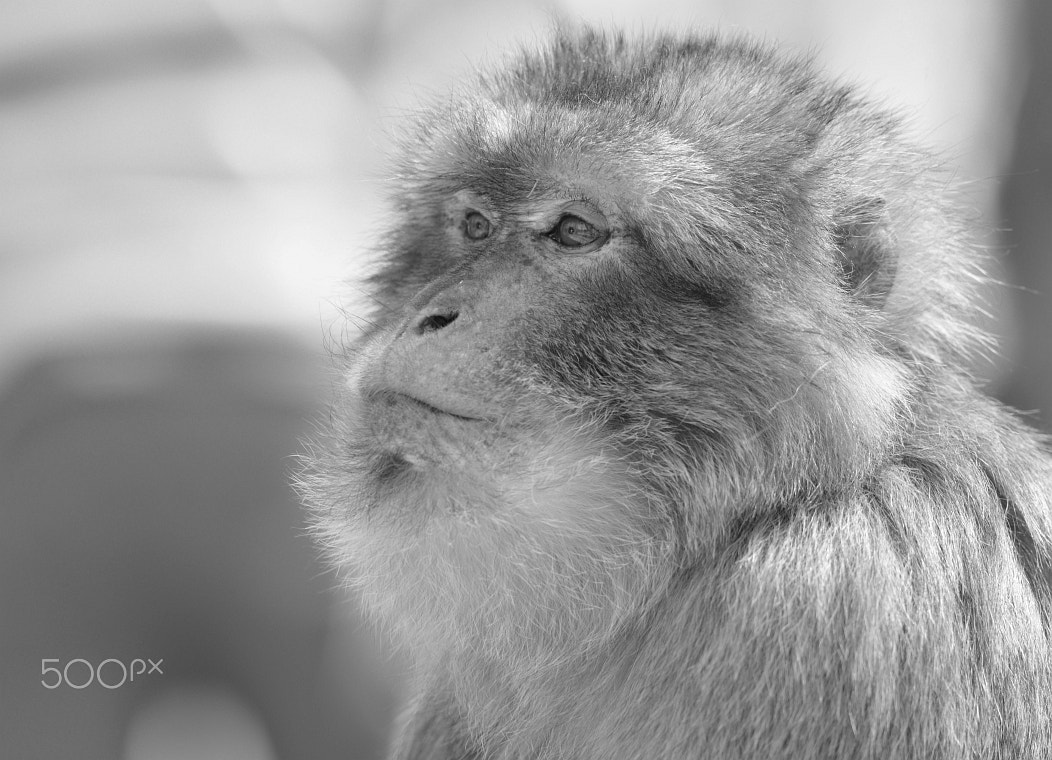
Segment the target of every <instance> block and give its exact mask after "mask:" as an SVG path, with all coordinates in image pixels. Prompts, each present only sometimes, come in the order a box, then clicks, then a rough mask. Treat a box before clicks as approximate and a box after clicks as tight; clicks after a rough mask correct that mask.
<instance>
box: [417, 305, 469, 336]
mask: <svg viewBox="0 0 1052 760" xmlns="http://www.w3.org/2000/svg"><path fill="white" fill-rule="evenodd" d="M459 316H460V312H459V311H445V312H439V313H436V314H428V315H427V316H425V317H423V318H421V319H420V321H419V322H417V323H416V329H415V332H416V334H417V335H424V334H425V333H429V332H437V331H438V330H441V329H442V328H444V327H447V326H449V325H451V324H453V322H455V321H456V319H457V317H459Z"/></svg>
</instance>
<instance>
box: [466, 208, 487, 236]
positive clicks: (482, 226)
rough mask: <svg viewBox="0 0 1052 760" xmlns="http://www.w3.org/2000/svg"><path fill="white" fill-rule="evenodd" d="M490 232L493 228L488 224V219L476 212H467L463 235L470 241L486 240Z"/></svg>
mask: <svg viewBox="0 0 1052 760" xmlns="http://www.w3.org/2000/svg"><path fill="white" fill-rule="evenodd" d="M492 231H493V226H492V225H491V224H490V223H489V219H487V218H486V217H484V216H483V215H482V214H480V213H479V212H478V211H471V212H468V215H467V216H465V217H464V234H465V235H467V236H468V238H470V239H471V240H482V239H483V238H488V237H489V234H490V232H492Z"/></svg>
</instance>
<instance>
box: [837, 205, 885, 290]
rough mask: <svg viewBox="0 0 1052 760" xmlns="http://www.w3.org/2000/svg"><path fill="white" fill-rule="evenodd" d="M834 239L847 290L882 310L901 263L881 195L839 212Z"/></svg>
mask: <svg viewBox="0 0 1052 760" xmlns="http://www.w3.org/2000/svg"><path fill="white" fill-rule="evenodd" d="M834 241H835V243H836V246H837V250H838V251H839V253H840V260H839V263H840V269H841V277H842V280H843V283H844V287H845V289H847V290H848V292H850V293H851V294H852V295H854V296H855V297H856V298H858V299H859V300H860V301H862V303H864V304H866V305H867V306H870V307H872V308H874V309H880V308H881V307H883V306H884V302H885V301H886V300H887V298H888V293H890V292H891V286H892V285H893V284H894V283H895V272H896V269H897V264H898V262H897V261H896V260H895V252H894V247H893V246H892V243H891V235H890V233H889V231H888V228H887V220H886V219H885V218H884V201H883V199H881V198H863V199H860V200H858V201H856V202H855V203H853V204H851V205H850V206H847V207H846V208H845V209H844V210H843V211H841V212H840V214H838V215H837V225H836V229H835V231H834Z"/></svg>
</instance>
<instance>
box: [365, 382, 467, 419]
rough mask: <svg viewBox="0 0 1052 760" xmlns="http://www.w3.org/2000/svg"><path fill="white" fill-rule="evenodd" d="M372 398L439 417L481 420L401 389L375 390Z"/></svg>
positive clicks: (385, 403)
mask: <svg viewBox="0 0 1052 760" xmlns="http://www.w3.org/2000/svg"><path fill="white" fill-rule="evenodd" d="M374 398H375V399H376V401H378V402H379V403H381V404H383V405H385V406H388V407H391V408H396V407H399V406H401V407H408V408H409V409H410V410H412V409H417V410H420V411H424V412H428V413H429V414H433V415H437V416H440V417H451V418H453V419H455V420H463V421H464V422H482V418H481V417H469V416H467V415H464V414H458V413H457V412H452V411H450V410H448V409H443V408H442V407H438V406H435V405H434V404H431V403H428V402H427V401H424V400H423V399H420V398H417V397H416V396H411V395H409V394H408V393H405V392H403V391H392V390H382V391H378V392H376V393H375V394H374Z"/></svg>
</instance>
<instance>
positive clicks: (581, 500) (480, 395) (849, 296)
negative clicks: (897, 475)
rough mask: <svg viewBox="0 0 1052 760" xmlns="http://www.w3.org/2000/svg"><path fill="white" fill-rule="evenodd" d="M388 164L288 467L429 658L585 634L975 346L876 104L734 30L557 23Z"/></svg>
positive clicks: (854, 464) (828, 460) (769, 506)
mask: <svg viewBox="0 0 1052 760" xmlns="http://www.w3.org/2000/svg"><path fill="white" fill-rule="evenodd" d="M403 155H404V159H403V161H402V163H401V165H400V172H399V175H398V176H399V179H400V182H399V187H398V190H397V194H396V202H395V207H396V210H397V213H396V216H395V219H394V223H393V224H391V225H390V229H389V230H388V232H387V234H386V238H385V240H384V242H383V249H384V251H385V255H384V259H383V262H382V265H381V268H380V269H379V270H378V272H377V274H376V275H375V276H374V277H373V279H372V286H373V293H374V295H375V298H376V302H377V303H378V304H379V307H378V309H377V310H376V311H375V313H374V314H373V315H372V316H371V320H370V327H369V328H368V329H367V330H366V331H365V333H364V335H363V336H362V337H361V339H360V340H359V342H358V343H357V345H355V346H354V347H353V348H352V350H351V351H350V352H349V353H350V357H351V358H350V360H349V371H348V374H347V382H346V386H345V390H344V392H343V394H342V397H341V399H340V401H339V404H338V407H337V409H336V413H335V415H334V417H335V425H334V430H333V433H332V436H331V441H330V442H329V443H328V444H326V445H325V446H319V447H318V450H317V451H316V452H315V456H314V459H313V462H312V464H311V465H310V467H309V468H308V472H307V473H306V475H305V478H304V483H305V488H306V490H307V493H308V499H309V500H310V501H311V503H312V506H313V507H314V509H315V511H316V514H317V515H318V524H319V526H320V533H321V534H322V536H323V538H324V540H325V541H327V543H328V545H329V546H330V547H331V548H332V549H333V551H334V552H335V554H336V555H337V558H338V561H339V562H341V563H343V564H345V565H346V566H348V567H349V568H350V570H351V575H352V576H353V577H354V578H356V579H357V581H358V582H359V583H360V585H361V587H362V589H363V591H364V593H365V595H366V597H367V599H368V601H369V603H370V604H371V606H372V607H373V608H374V609H375V610H376V611H377V612H378V613H379V615H380V617H382V618H383V619H385V620H387V621H388V622H389V623H391V624H392V625H393V626H394V627H395V628H396V629H397V630H398V631H399V632H400V633H401V634H403V636H404V637H405V638H406V639H408V640H409V641H410V642H411V643H412V644H415V645H416V646H417V649H418V650H419V651H421V652H423V653H424V654H423V656H427V653H433V654H436V655H437V654H439V653H442V654H443V656H444V655H445V654H448V652H449V651H450V650H452V651H454V652H456V651H469V652H471V653H473V655H474V656H487V655H492V656H499V657H502V658H522V659H523V661H524V662H526V661H534V658H536V657H538V656H541V657H544V656H556V657H559V656H565V655H566V654H567V653H569V652H571V651H578V650H580V649H581V648H584V647H588V646H591V645H594V644H595V643H596V642H601V641H603V640H604V638H605V637H606V636H608V635H610V634H611V632H613V631H616V630H617V629H618V627H619V626H620V625H623V624H625V623H626V622H629V621H631V620H632V619H633V618H634V617H635V616H640V615H643V614H645V613H646V606H647V604H648V600H652V599H655V598H658V597H659V596H660V591H661V589H662V587H663V586H664V585H665V584H668V583H670V582H671V580H672V579H673V578H674V576H675V575H676V573H677V572H679V571H681V570H683V569H684V568H687V567H690V566H692V565H695V564H696V563H698V562H702V561H705V559H706V557H711V556H713V553H714V552H715V551H716V550H717V547H720V546H727V545H729V544H733V541H734V539H735V535H736V531H739V530H741V526H742V525H743V524H745V523H748V522H749V521H754V520H757V519H767V518H768V516H769V515H771V514H775V513H776V512H777V510H778V508H779V505H781V504H785V503H789V502H792V503H796V504H799V503H801V500H803V501H804V502H806V501H807V499H809V498H812V497H813V498H814V499H815V500H816V501H817V500H818V499H819V498H821V497H825V496H829V495H831V494H835V493H836V492H838V491H848V490H850V489H858V488H862V487H863V486H864V480H865V477H866V475H867V473H868V472H870V471H871V467H872V465H873V463H874V462H875V461H877V460H879V459H880V458H881V457H882V456H884V454H885V452H886V450H887V447H889V446H890V445H892V444H893V442H894V440H895V437H896V435H897V434H898V431H899V430H900V429H901V426H902V425H903V424H906V422H905V418H906V417H908V415H907V414H906V413H905V412H904V410H905V409H906V399H907V398H908V397H909V395H910V394H911V393H912V392H913V388H914V387H915V386H916V385H917V384H918V382H919V380H918V372H920V370H919V369H917V368H932V367H943V366H953V365H954V364H955V362H956V361H957V360H958V354H959V352H960V351H961V350H962V348H963V342H964V336H966V335H967V334H968V330H967V328H965V327H963V322H962V320H961V316H962V313H963V309H964V303H965V300H966V299H965V298H964V295H963V292H962V288H961V286H960V284H959V283H957V282H955V281H952V280H951V277H952V275H951V272H953V271H959V270H960V264H959V262H957V263H955V264H954V266H953V267H950V266H944V264H945V263H946V262H945V261H944V260H946V259H950V258H952V257H954V256H957V255H959V254H958V249H959V246H958V245H957V243H956V239H957V232H956V230H955V229H954V228H953V227H952V225H951V224H950V222H949V221H948V216H947V215H946V214H945V213H944V212H943V211H942V210H941V209H940V208H939V207H938V205H937V200H935V199H937V198H938V197H939V196H940V194H941V193H938V192H931V188H932V187H933V185H932V184H931V183H933V182H935V181H936V180H934V179H933V178H930V177H927V176H918V175H917V173H916V172H915V171H914V167H915V166H916V165H917V157H916V155H915V151H913V149H912V148H911V147H909V146H908V145H907V144H906V143H904V142H903V139H902V137H901V136H900V134H899V130H898V127H897V123H896V122H895V120H894V119H891V118H889V117H887V116H886V115H884V114H883V113H882V112H880V111H877V110H874V109H872V108H871V107H869V106H867V105H866V104H864V103H863V102H861V101H859V100H858V99H856V98H855V97H854V95H853V94H852V93H851V92H850V91H848V90H845V89H843V88H839V87H836V86H832V85H830V84H828V83H826V82H824V81H822V80H821V79H819V78H818V77H817V76H816V75H815V73H814V72H813V70H812V68H811V67H810V65H809V64H808V63H806V62H800V61H786V60H782V59H779V58H777V57H774V56H773V55H771V54H770V53H769V52H767V51H764V50H762V49H759V48H756V47H752V46H750V45H749V44H746V43H743V42H723V41H720V40H718V39H716V38H703V39H687V40H674V39H669V38H655V39H651V40H648V41H645V42H643V43H640V44H635V43H632V44H630V43H628V42H626V41H624V40H623V39H621V38H617V37H606V36H603V35H601V34H598V33H594V32H589V31H584V32H574V33H569V34H566V35H563V36H559V37H558V38H557V39H556V40H555V41H554V42H553V43H552V44H551V45H550V47H548V49H547V50H545V51H544V52H542V53H539V54H528V55H524V56H522V57H521V58H520V59H518V60H517V61H516V62H515V63H514V64H513V65H511V66H510V67H509V68H508V69H507V70H505V71H503V72H502V73H499V74H497V75H494V76H492V77H487V78H483V79H481V80H480V81H477V82H475V83H474V84H473V85H471V86H469V87H467V88H465V89H464V90H462V91H461V92H460V93H458V95H457V96H456V97H455V98H452V99H451V100H449V101H448V102H446V103H444V104H443V105H442V106H441V107H438V108H435V109H433V110H431V111H429V112H428V113H427V114H425V115H424V116H423V117H422V118H421V119H420V121H419V124H418V126H417V128H416V129H415V131H413V132H412V133H411V136H410V137H409V138H408V139H407V140H406V142H405V146H404V154H403Z"/></svg>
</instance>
